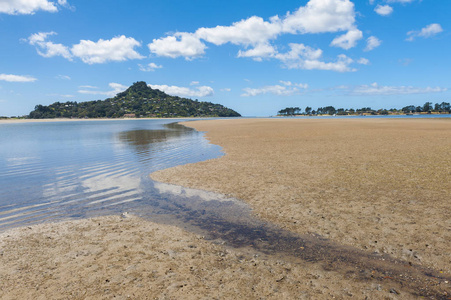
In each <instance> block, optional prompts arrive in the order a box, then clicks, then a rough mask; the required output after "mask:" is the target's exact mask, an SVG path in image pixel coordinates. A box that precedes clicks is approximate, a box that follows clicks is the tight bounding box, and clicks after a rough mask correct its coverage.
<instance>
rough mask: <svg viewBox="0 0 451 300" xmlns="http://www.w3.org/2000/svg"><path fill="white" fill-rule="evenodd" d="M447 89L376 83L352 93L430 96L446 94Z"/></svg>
mask: <svg viewBox="0 0 451 300" xmlns="http://www.w3.org/2000/svg"><path fill="white" fill-rule="evenodd" d="M447 90H448V89H447V88H440V87H426V88H419V87H413V86H379V85H378V84H377V83H376V82H375V83H372V84H370V85H360V86H358V87H356V88H354V90H353V91H352V94H354V95H405V94H428V93H440V92H446V91H447Z"/></svg>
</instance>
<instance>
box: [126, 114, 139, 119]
mask: <svg viewBox="0 0 451 300" xmlns="http://www.w3.org/2000/svg"><path fill="white" fill-rule="evenodd" d="M124 118H136V114H125V115H124Z"/></svg>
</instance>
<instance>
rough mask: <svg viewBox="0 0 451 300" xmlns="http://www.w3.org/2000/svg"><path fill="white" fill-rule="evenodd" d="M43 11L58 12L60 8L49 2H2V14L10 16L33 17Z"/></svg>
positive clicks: (32, 0) (43, 0)
mask: <svg viewBox="0 0 451 300" xmlns="http://www.w3.org/2000/svg"><path fill="white" fill-rule="evenodd" d="M39 10H43V11H47V12H57V11H58V8H57V5H56V4H55V3H54V2H51V1H47V0H2V1H0V13H5V14H9V15H22V14H23V15H32V14H34V13H35V12H37V11H39Z"/></svg>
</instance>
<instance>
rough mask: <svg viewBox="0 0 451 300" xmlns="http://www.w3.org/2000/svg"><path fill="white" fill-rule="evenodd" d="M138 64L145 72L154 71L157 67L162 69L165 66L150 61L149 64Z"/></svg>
mask: <svg viewBox="0 0 451 300" xmlns="http://www.w3.org/2000/svg"><path fill="white" fill-rule="evenodd" d="M138 66H139V69H140V70H141V71H143V72H153V71H155V70H156V69H161V68H163V66H162V65H157V64H156V63H149V64H147V65H141V64H138Z"/></svg>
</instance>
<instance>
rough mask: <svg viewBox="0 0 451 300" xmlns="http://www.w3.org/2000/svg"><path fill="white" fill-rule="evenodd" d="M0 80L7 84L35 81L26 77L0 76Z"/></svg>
mask: <svg viewBox="0 0 451 300" xmlns="http://www.w3.org/2000/svg"><path fill="white" fill-rule="evenodd" d="M0 80H2V81H8V82H34V81H36V80H37V79H36V78H34V77H31V76H28V75H25V76H22V75H13V74H0Z"/></svg>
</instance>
